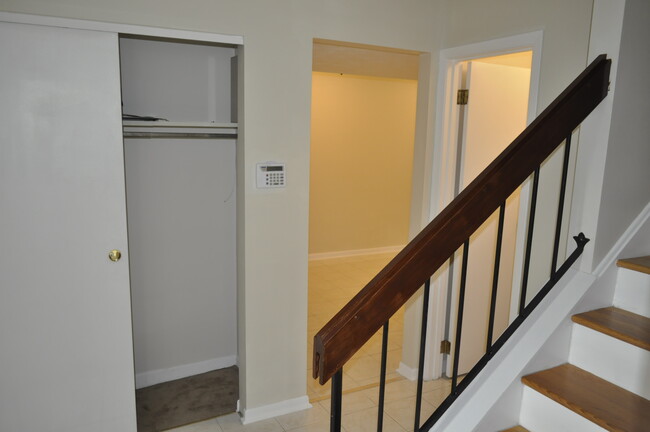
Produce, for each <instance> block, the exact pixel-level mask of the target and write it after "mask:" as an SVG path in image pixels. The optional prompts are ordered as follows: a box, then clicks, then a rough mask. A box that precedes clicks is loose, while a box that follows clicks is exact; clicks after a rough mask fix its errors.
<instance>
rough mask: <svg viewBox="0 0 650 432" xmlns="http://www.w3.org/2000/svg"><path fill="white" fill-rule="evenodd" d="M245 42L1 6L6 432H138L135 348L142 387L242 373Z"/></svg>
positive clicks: (1, 310) (0, 303) (1, 318)
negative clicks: (238, 158) (238, 206)
mask: <svg viewBox="0 0 650 432" xmlns="http://www.w3.org/2000/svg"><path fill="white" fill-rule="evenodd" d="M194 40H201V41H203V42H200V43H199V42H190V41H194ZM241 44H243V38H242V37H241V36H232V35H219V34H211V33H198V32H190V31H180V30H171V29H162V28H153V27H140V26H132V25H124V24H114V23H104V22H93V21H83V20H71V19H62V18H55V17H39V16H35V15H21V14H10V13H3V12H0V57H1V58H2V59H3V72H2V73H0V94H2V98H0V113H1V114H2V115H0V142H1V143H2V145H0V173H2V181H1V182H0V197H2V199H1V201H2V208H1V210H0V213H1V217H0V219H2V224H0V238H2V241H3V246H4V247H3V248H2V250H1V251H0V257H1V259H0V286H2V287H3V288H4V289H2V290H0V328H2V329H10V331H5V332H0V345H1V346H2V347H3V349H2V350H0V364H2V366H3V367H2V368H0V383H2V388H3V389H6V390H7V391H5V392H0V430H12V431H13V430H66V431H81V430H96V431H125V432H135V431H136V413H135V392H134V379H133V376H134V359H133V352H134V344H133V338H135V341H136V343H135V352H136V366H135V367H136V375H138V381H139V384H142V383H143V382H144V383H145V384H148V383H147V381H149V383H151V382H155V381H158V380H160V381H163V380H167V379H173V378H176V377H179V376H183V375H185V374H188V375H191V374H195V373H199V372H201V371H202V370H205V369H212V368H218V367H222V366H224V365H227V364H228V363H231V364H232V363H234V362H235V361H236V349H237V347H236V337H235V336H236V325H235V322H236V317H235V315H234V314H235V310H236V307H235V296H236V294H235V267H236V266H235V230H234V225H235V198H236V196H235V162H234V158H235V156H234V154H235V145H236V144H235V134H236V131H237V125H236V124H234V123H232V122H233V121H234V118H232V117H231V113H232V112H233V109H232V108H231V104H232V103H233V99H234V98H233V97H232V95H233V92H232V91H231V83H232V82H233V81H234V75H233V74H232V73H231V62H232V59H231V58H232V57H233V56H234V55H235V53H236V49H237V47H238V46H241ZM123 111H124V112H126V113H127V114H133V115H140V116H145V117H146V116H150V117H161V118H166V119H167V120H168V121H162V120H160V121H156V122H152V121H144V119H142V120H143V121H130V122H126V124H123V121H122V118H121V116H122V112H123ZM163 123H164V124H163ZM197 132H199V133H197ZM165 134H166V135H165ZM170 134H173V135H170ZM178 134H184V135H178ZM206 134H208V135H206ZM224 137H225V138H224ZM125 153H126V165H127V171H128V173H127V174H128V175H126V176H125V157H124V154H125ZM125 177H127V181H128V182H129V184H128V187H127V186H125ZM127 189H128V195H129V197H128V207H129V209H128V219H129V220H128V224H129V226H128V228H129V231H130V232H129V233H128V234H129V236H128V237H127V198H126V192H127ZM131 292H133V299H132V298H131ZM132 300H133V301H132ZM132 303H133V308H132ZM132 313H133V315H132Z"/></svg>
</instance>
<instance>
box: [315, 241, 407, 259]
mask: <svg viewBox="0 0 650 432" xmlns="http://www.w3.org/2000/svg"><path fill="white" fill-rule="evenodd" d="M402 249H404V245H401V246H383V247H377V248H369V249H351V250H343V251H334V252H319V253H310V254H309V261H316V260H324V259H331V258H346V257H351V256H358V255H376V254H383V253H397V252H399V251H401V250H402Z"/></svg>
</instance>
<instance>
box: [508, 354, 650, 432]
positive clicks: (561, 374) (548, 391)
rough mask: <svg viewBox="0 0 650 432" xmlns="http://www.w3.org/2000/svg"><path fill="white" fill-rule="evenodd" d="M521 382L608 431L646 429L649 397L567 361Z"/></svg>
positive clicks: (648, 416) (634, 431) (644, 431)
mask: <svg viewBox="0 0 650 432" xmlns="http://www.w3.org/2000/svg"><path fill="white" fill-rule="evenodd" d="M521 381H522V382H523V383H524V384H526V385H527V386H529V387H531V388H533V389H535V390H537V391H538V392H540V393H542V394H543V395H545V396H547V397H549V398H551V399H553V400H554V401H556V402H557V403H559V404H561V405H563V406H565V407H566V408H569V409H570V410H572V411H574V412H576V413H578V414H580V415H581V416H583V417H585V418H587V419H589V420H590V421H592V422H594V423H596V424H597V425H599V426H601V427H603V428H605V429H606V430H608V431H614V432H647V431H648V425H650V400H648V399H645V398H642V397H641V396H638V395H636V394H634V393H632V392H629V391H627V390H625V389H622V388H620V387H617V386H615V385H614V384H612V383H610V382H608V381H605V380H604V379H602V378H599V377H598V376H596V375H593V374H591V373H589V372H586V371H584V370H582V369H580V368H577V367H575V366H573V365H571V364H563V365H560V366H557V367H554V368H552V369H547V370H544V371H541V372H537V373H534V374H531V375H527V376H525V377H523V378H522V379H521Z"/></svg>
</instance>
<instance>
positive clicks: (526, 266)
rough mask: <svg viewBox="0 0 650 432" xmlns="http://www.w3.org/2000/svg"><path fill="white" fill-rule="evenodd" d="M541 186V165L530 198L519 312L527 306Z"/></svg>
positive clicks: (535, 173)
mask: <svg viewBox="0 0 650 432" xmlns="http://www.w3.org/2000/svg"><path fill="white" fill-rule="evenodd" d="M538 186H539V167H537V168H535V172H534V173H533V193H532V197H531V200H530V214H529V215H528V234H527V238H526V255H525V259H524V273H523V277H522V281H521V294H520V295H521V297H520V298H519V314H520V315H521V314H522V313H523V312H524V308H525V307H526V290H527V288H528V273H529V272H530V254H531V252H532V247H533V228H534V227H535V209H536V208H537V189H538Z"/></svg>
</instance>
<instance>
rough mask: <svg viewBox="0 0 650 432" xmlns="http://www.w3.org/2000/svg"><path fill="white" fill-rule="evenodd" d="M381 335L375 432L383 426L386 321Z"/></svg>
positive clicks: (386, 352) (386, 346)
mask: <svg viewBox="0 0 650 432" xmlns="http://www.w3.org/2000/svg"><path fill="white" fill-rule="evenodd" d="M383 331H384V333H383V334H382V336H381V370H380V372H379V407H378V408H377V432H381V431H382V429H383V427H384V395H385V394H386V361H387V358H388V321H386V322H385V323H384V330H383Z"/></svg>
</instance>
